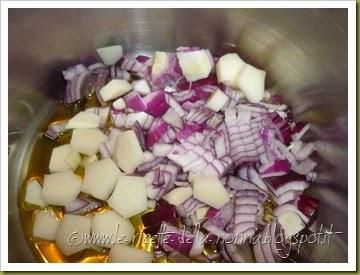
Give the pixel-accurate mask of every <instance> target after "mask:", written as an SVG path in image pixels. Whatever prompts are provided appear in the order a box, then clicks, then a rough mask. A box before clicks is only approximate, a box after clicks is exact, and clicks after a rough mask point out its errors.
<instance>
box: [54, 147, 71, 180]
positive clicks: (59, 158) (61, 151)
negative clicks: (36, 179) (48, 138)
mask: <svg viewBox="0 0 360 275" xmlns="http://www.w3.org/2000/svg"><path fill="white" fill-rule="evenodd" d="M73 152H74V150H73V149H72V147H71V146H70V144H64V145H61V146H57V147H55V148H54V149H53V150H52V152H51V157H50V163H49V170H50V172H51V173H55V172H62V171H66V170H69V169H71V167H70V165H69V164H68V163H67V162H66V160H67V159H68V157H70V156H71V154H72V153H73Z"/></svg>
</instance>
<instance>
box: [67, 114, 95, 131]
mask: <svg viewBox="0 0 360 275" xmlns="http://www.w3.org/2000/svg"><path fill="white" fill-rule="evenodd" d="M99 126H100V116H99V115H97V114H94V113H90V112H80V113H78V114H76V115H75V116H74V117H72V118H71V119H70V120H69V121H68V123H67V124H66V126H65V128H66V129H78V128H99Z"/></svg>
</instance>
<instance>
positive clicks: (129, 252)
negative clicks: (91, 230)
mask: <svg viewBox="0 0 360 275" xmlns="http://www.w3.org/2000/svg"><path fill="white" fill-rule="evenodd" d="M152 259H153V254H152V253H151V252H147V251H144V250H141V249H138V248H135V247H131V246H125V245H117V246H114V247H112V248H111V249H110V253H109V258H108V260H107V262H108V263H151V262H152Z"/></svg>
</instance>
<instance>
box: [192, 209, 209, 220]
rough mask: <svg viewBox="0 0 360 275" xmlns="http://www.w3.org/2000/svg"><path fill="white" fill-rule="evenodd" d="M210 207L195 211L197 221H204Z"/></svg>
mask: <svg viewBox="0 0 360 275" xmlns="http://www.w3.org/2000/svg"><path fill="white" fill-rule="evenodd" d="M209 209H210V207H201V208H198V209H196V211H195V216H196V218H197V219H198V220H205V219H206V214H207V212H208V211H209Z"/></svg>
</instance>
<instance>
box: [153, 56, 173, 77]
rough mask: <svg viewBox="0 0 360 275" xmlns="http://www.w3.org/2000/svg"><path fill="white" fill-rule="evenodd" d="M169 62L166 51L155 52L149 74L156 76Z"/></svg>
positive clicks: (166, 67)
mask: <svg viewBox="0 0 360 275" xmlns="http://www.w3.org/2000/svg"><path fill="white" fill-rule="evenodd" d="M169 62H170V61H169V56H168V54H167V53H166V52H155V54H154V61H153V64H152V67H151V76H152V77H156V76H159V75H161V74H162V73H163V72H165V71H166V70H167V69H168V67H169Z"/></svg>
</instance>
